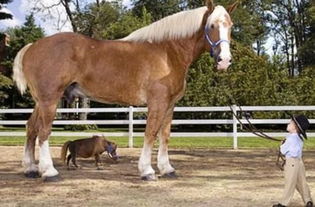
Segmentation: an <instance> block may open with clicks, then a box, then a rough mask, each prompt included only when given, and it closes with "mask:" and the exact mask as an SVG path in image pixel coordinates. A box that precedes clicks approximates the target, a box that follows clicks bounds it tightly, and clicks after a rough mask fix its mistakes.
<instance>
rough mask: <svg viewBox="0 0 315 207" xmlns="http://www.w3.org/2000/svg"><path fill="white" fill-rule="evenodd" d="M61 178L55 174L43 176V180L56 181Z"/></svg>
mask: <svg viewBox="0 0 315 207" xmlns="http://www.w3.org/2000/svg"><path fill="white" fill-rule="evenodd" d="M60 180H61V178H60V176H59V175H55V176H51V177H44V178H43V181H44V182H49V183H50V182H58V181H60Z"/></svg>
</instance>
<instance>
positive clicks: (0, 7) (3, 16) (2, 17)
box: [0, 0, 13, 20]
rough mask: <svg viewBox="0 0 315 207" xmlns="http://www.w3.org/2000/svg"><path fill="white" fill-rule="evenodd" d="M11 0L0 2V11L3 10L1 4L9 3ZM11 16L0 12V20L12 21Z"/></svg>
mask: <svg viewBox="0 0 315 207" xmlns="http://www.w3.org/2000/svg"><path fill="white" fill-rule="evenodd" d="M12 1H13V0H0V10H1V9H2V8H4V6H3V4H8V3H11V2H12ZM12 17H13V16H12V14H9V13H6V12H3V11H0V20H1V19H12Z"/></svg>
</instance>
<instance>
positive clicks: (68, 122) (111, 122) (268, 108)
mask: <svg viewBox="0 0 315 207" xmlns="http://www.w3.org/2000/svg"><path fill="white" fill-rule="evenodd" d="M232 108H233V110H234V113H237V112H238V111H240V109H239V107H237V106H232ZM241 109H242V110H243V111H246V112H248V111H315V106H242V107H241ZM32 111H33V109H0V115H1V114H7V113H16V114H20V113H32ZM229 111H231V109H230V107H227V106H226V107H176V108H175V112H205V113H206V112H207V113H209V112H229ZM121 112H125V113H129V119H128V120H127V119H126V120H55V121H54V122H53V125H77V124H96V125H128V126H129V131H128V132H104V133H101V132H96V133H95V132H94V133H93V132H54V131H53V132H52V134H51V135H52V136H78V137H79V136H92V135H97V134H99V135H104V136H116V137H122V136H128V137H129V147H133V137H135V136H144V133H143V132H142V133H138V132H134V131H133V126H134V125H145V124H146V120H135V119H134V113H139V112H147V108H144V107H129V108H81V109H80V108H75V109H67V108H59V109H57V113H121ZM230 114H231V119H195V120H187V119H184V120H182V119H175V120H173V121H172V124H173V125H179V124H181V125H185V124H195V125H199V124H201V125H208V124H211V125H218V124H232V125H233V132H198V133H192V132H176V133H171V136H172V137H233V148H234V149H237V146H238V140H237V138H238V137H251V136H255V135H254V134H252V133H250V132H238V131H237V127H238V125H239V123H238V121H237V120H236V118H235V117H234V116H233V115H232V113H230ZM104 117H106V116H104ZM241 121H242V123H244V124H246V123H247V121H246V119H241ZM250 121H251V123H253V124H255V125H256V124H287V123H288V122H289V120H288V119H250ZM310 123H311V124H314V123H315V119H310ZM25 124H26V120H0V126H1V125H6V126H8V125H24V126H25ZM267 134H268V135H270V136H274V137H283V136H285V135H286V133H285V132H273V133H267ZM25 135H26V132H25V131H24V132H13V131H0V136H25ZM308 136H309V137H314V136H315V133H308Z"/></svg>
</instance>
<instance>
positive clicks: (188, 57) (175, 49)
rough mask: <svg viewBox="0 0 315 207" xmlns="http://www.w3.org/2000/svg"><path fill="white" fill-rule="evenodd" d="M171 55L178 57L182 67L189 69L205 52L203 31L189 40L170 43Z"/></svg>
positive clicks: (183, 39) (184, 39)
mask: <svg viewBox="0 0 315 207" xmlns="http://www.w3.org/2000/svg"><path fill="white" fill-rule="evenodd" d="M168 47H169V48H170V49H169V51H170V53H172V54H170V55H172V56H173V55H174V54H176V55H177V59H178V61H179V62H180V63H181V65H182V67H184V68H185V69H188V68H189V66H190V65H191V63H192V62H193V61H195V60H196V59H198V57H199V56H200V55H201V54H202V53H203V52H204V51H205V47H204V35H203V32H202V31H199V32H197V33H196V34H195V35H194V36H192V37H189V38H182V39H178V40H174V41H171V43H168Z"/></svg>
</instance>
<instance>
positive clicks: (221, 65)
mask: <svg viewBox="0 0 315 207" xmlns="http://www.w3.org/2000/svg"><path fill="white" fill-rule="evenodd" d="M230 65H231V62H230V61H223V60H222V61H220V62H218V63H217V69H218V70H222V71H226V70H227V69H228V67H229V66H230Z"/></svg>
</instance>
